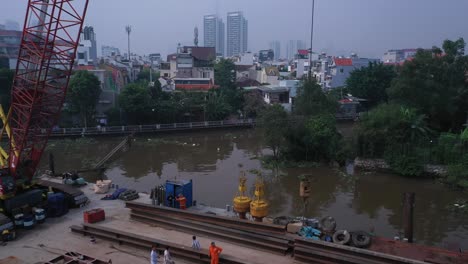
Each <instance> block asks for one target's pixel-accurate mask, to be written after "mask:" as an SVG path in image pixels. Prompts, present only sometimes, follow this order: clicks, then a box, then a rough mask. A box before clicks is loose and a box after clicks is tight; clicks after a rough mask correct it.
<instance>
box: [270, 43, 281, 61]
mask: <svg viewBox="0 0 468 264" xmlns="http://www.w3.org/2000/svg"><path fill="white" fill-rule="evenodd" d="M270 49H271V50H273V52H274V53H275V60H279V59H280V58H281V43H280V42H279V41H278V40H275V41H272V42H270Z"/></svg>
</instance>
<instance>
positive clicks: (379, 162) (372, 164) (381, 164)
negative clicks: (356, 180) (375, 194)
mask: <svg viewBox="0 0 468 264" xmlns="http://www.w3.org/2000/svg"><path fill="white" fill-rule="evenodd" d="M354 166H355V167H356V168H358V169H361V170H363V171H380V172H386V173H389V172H393V171H392V168H391V167H390V165H388V163H387V162H386V161H385V160H384V159H363V158H356V159H355V160H354ZM423 170H424V175H426V176H427V177H435V178H444V177H447V173H448V171H447V166H443V165H429V164H426V165H424V167H423Z"/></svg>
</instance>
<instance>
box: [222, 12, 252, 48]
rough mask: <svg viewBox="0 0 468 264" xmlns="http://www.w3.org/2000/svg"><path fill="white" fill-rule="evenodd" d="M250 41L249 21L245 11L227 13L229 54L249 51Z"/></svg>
mask: <svg viewBox="0 0 468 264" xmlns="http://www.w3.org/2000/svg"><path fill="white" fill-rule="evenodd" d="M248 43H249V40H248V22H247V20H246V19H245V17H244V14H243V12H241V11H238V12H229V13H228V14H227V56H228V57H231V56H235V55H239V54H241V53H244V52H247V49H248Z"/></svg>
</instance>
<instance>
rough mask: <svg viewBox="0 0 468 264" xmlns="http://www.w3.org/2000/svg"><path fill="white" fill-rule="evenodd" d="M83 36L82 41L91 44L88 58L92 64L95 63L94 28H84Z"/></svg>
mask: <svg viewBox="0 0 468 264" xmlns="http://www.w3.org/2000/svg"><path fill="white" fill-rule="evenodd" d="M83 34H84V40H89V41H90V42H91V47H90V48H89V58H90V59H91V60H93V61H94V62H97V45H96V33H94V28H93V27H88V26H86V27H85V28H84V30H83Z"/></svg>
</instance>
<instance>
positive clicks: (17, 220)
mask: <svg viewBox="0 0 468 264" xmlns="http://www.w3.org/2000/svg"><path fill="white" fill-rule="evenodd" d="M14 218H15V226H16V228H23V226H24V224H23V223H24V222H23V220H24V215H23V214H17V215H15V216H14Z"/></svg>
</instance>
